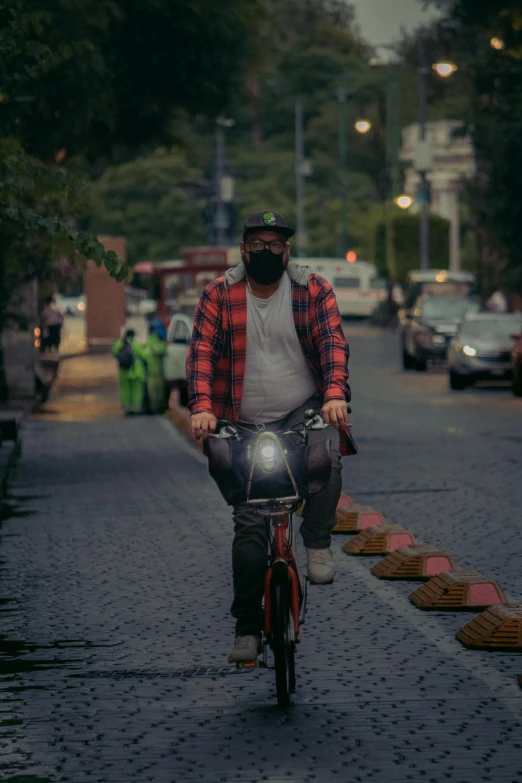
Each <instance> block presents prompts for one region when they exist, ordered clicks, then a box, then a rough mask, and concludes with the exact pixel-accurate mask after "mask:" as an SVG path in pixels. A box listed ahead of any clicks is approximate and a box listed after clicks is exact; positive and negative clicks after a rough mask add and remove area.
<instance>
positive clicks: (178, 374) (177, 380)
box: [163, 313, 192, 405]
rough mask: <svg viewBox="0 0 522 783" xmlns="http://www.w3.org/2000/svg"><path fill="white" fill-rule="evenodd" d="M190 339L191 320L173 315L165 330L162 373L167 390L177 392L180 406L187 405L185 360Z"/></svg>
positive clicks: (179, 314)
mask: <svg viewBox="0 0 522 783" xmlns="http://www.w3.org/2000/svg"><path fill="white" fill-rule="evenodd" d="M191 337H192V319H191V318H189V317H188V315H185V314H184V313H175V315H173V316H172V318H171V321H170V324H169V328H168V330H167V350H166V352H165V356H164V358H163V373H164V375H165V380H166V382H167V385H168V386H169V388H170V389H178V390H179V402H180V405H186V404H187V403H188V394H187V374H186V372H185V359H186V358H187V352H188V347H189V345H190V339H191Z"/></svg>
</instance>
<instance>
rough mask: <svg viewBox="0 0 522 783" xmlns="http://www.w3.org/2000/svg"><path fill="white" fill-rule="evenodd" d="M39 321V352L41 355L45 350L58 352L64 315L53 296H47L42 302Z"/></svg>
mask: <svg viewBox="0 0 522 783" xmlns="http://www.w3.org/2000/svg"><path fill="white" fill-rule="evenodd" d="M40 320H41V328H40V332H41V335H40V351H41V352H42V353H43V352H44V351H46V350H47V349H49V351H53V349H54V350H56V351H58V350H59V348H60V343H61V340H62V325H63V320H64V315H63V312H62V311H61V310H60V308H59V307H58V305H57V304H56V301H55V299H54V296H48V297H47V298H46V299H45V300H44V307H43V310H42V315H41V319H40Z"/></svg>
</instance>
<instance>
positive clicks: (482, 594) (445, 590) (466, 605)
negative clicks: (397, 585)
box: [410, 569, 507, 612]
mask: <svg viewBox="0 0 522 783" xmlns="http://www.w3.org/2000/svg"><path fill="white" fill-rule="evenodd" d="M410 601H411V602H412V604H414V605H415V606H416V607H417V608H418V609H437V610H439V611H441V610H449V611H452V610H455V609H468V610H470V611H475V612H476V611H480V610H481V609H485V608H486V607H488V606H493V605H494V604H507V598H506V596H505V594H504V591H503V590H502V588H501V587H500V586H499V585H498V584H497V583H496V582H494V581H493V580H492V579H490V578H489V577H487V576H484V575H483V574H479V572H478V571H474V570H472V569H468V570H464V571H445V572H443V573H441V574H437V576H434V577H433V579H430V581H429V582H427V583H426V584H424V585H422V586H421V587H419V588H418V589H417V590H415V592H413V593H412V594H411V595H410Z"/></svg>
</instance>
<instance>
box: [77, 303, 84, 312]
mask: <svg viewBox="0 0 522 783" xmlns="http://www.w3.org/2000/svg"><path fill="white" fill-rule="evenodd" d="M77 307H78V310H81V311H82V312H83V311H84V310H85V302H78V304H77Z"/></svg>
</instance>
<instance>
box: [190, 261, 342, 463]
mask: <svg viewBox="0 0 522 783" xmlns="http://www.w3.org/2000/svg"><path fill="white" fill-rule="evenodd" d="M291 285H292V311H293V316H294V324H295V330H296V333H297V337H298V339H299V342H300V344H301V348H302V350H303V353H304V355H305V357H306V359H307V361H308V363H309V365H310V368H311V370H312V374H313V377H314V380H315V382H316V385H317V391H318V393H319V394H321V395H322V397H323V400H324V402H327V401H328V400H335V399H345V400H346V401H347V402H349V401H350V397H351V392H350V386H349V384H348V358H349V355H350V351H349V348H348V342H347V340H346V337H345V336H344V332H343V329H342V324H341V317H340V315H339V309H338V307H337V301H336V299H335V294H334V292H333V290H332V287H331V285H330V284H329V283H328V282H327V281H326V280H325V279H324V278H322V277H321V276H320V275H317V274H313V273H312V274H311V275H310V276H309V278H308V285H301V284H300V283H298V282H296V281H295V280H293V279H292V280H291ZM246 345H247V296H246V282H245V280H244V279H243V280H240V281H238V282H234V283H232V284H229V283H227V281H226V280H225V277H219V278H218V279H217V280H214V281H213V282H212V283H209V285H207V287H206V288H205V290H204V291H203V293H202V294H201V298H200V300H199V303H198V305H197V307H196V310H195V313H194V330H193V333H192V340H191V344H190V348H189V351H188V355H187V362H186V370H187V383H188V397H189V402H188V405H189V408H190V412H191V413H192V414H194V413H201V412H203V411H212V412H213V413H214V415H215V416H216V417H217V418H218V419H227V420H228V421H230V422H236V421H237V420H238V417H239V411H240V408H241V395H242V392H243V377H244V374H245V359H246ZM356 453H357V447H356V445H355V443H354V441H353V439H352V437H351V434H350V433H349V432H344V431H342V432H341V454H343V455H349V454H356Z"/></svg>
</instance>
